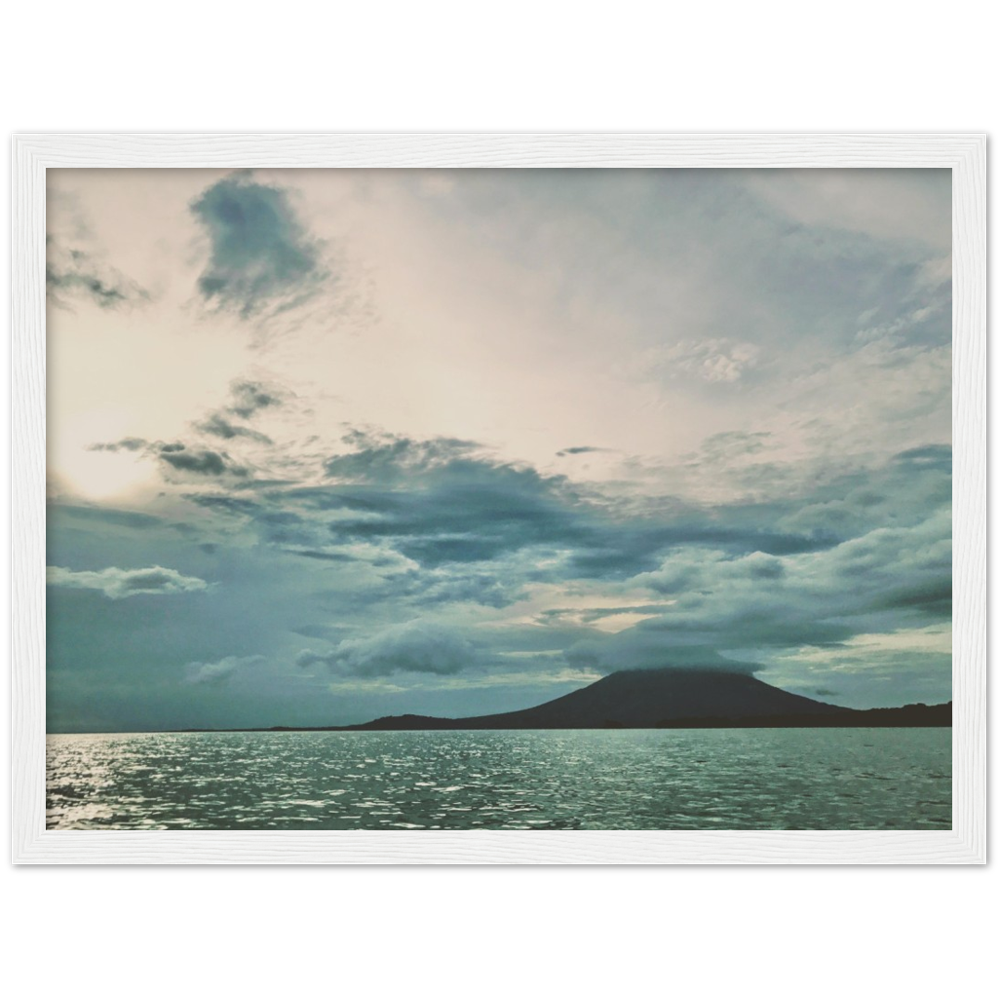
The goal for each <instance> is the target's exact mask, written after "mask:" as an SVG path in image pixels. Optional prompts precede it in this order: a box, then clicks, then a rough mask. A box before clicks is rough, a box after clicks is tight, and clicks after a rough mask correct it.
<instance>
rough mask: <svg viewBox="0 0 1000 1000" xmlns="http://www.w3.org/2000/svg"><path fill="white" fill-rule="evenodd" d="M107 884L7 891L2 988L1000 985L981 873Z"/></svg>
mask: <svg viewBox="0 0 1000 1000" xmlns="http://www.w3.org/2000/svg"><path fill="white" fill-rule="evenodd" d="M664 874H665V873H664ZM100 881H101V884H94V883H93V882H92V881H90V880H88V879H84V878H55V879H48V880H46V882H45V884H44V885H43V886H36V887H31V886H30V885H28V884H27V883H24V882H16V883H13V884H12V885H11V888H12V889H14V890H15V891H14V892H12V894H11V895H10V896H8V897H7V898H6V899H5V906H4V910H5V913H6V919H7V924H8V931H7V934H6V935H5V937H6V944H7V947H8V949H9V950H8V959H7V964H6V968H5V976H4V979H5V981H6V982H7V984H8V990H9V994H8V995H10V996H13V997H23V996H31V997H41V998H43V1000H48V998H50V997H65V996H73V997H78V998H80V1000H97V998H100V1000H107V998H119V997H142V998H144V1000H176V998H178V997H182V998H198V1000H200V998H212V1000H220V998H227V1000H228V998H257V997H261V998H264V997H266V998H283V997H291V998H296V1000H297V998H303V997H316V998H324V1000H325V998H346V997H351V998H371V1000H388V998H393V997H404V998H407V1000H432V998H433V1000H451V998H461V1000H512V998H524V1000H562V998H568V1000H589V998H595V1000H608V998H615V1000H637V998H658V997H662V998H676V1000H681V998H683V1000H715V998H720V1000H728V998H740V1000H777V998H786V997H787V998H790V1000H844V998H852V1000H868V998H872V1000H890V998H891V1000H897V998H898V1000H916V998H928V1000H930V998H933V1000H939V998H941V997H956V998H973V997H982V996H987V995H990V993H991V991H993V990H994V989H995V985H996V981H995V979H996V977H995V974H994V973H993V972H992V971H990V970H989V969H988V967H987V956H988V955H989V954H990V950H991V948H992V946H993V944H994V937H995V930H996V925H995V919H993V920H991V919H990V918H991V915H992V914H993V912H994V908H993V907H992V906H991V905H990V903H989V901H988V900H987V899H986V898H985V890H986V889H987V886H988V883H982V882H980V883H979V886H978V887H977V886H976V884H975V880H974V879H945V880H938V879H927V878H919V879H916V878H913V879H902V880H900V879H858V878H847V879H837V880H835V881H828V880H825V879H818V878H793V879H782V880H770V879H769V880H768V884H767V885H760V884H758V883H756V882H755V881H753V880H751V879H739V878H733V877H723V878H715V879H707V880H702V879H674V878H656V877H654V878H624V879H617V878H616V879H589V878H588V879H571V880H564V879H547V878H546V879H527V878H511V879H503V880H495V879H481V878H471V879H458V880H446V879H432V880H430V882H428V881H422V882H418V881H407V880H405V879H399V878H371V879H364V878H362V879H357V878H327V879H302V878H295V879H282V880H281V881H280V883H279V882H271V881H269V880H267V879H257V878H253V879H236V880H231V879H216V878H209V879H193V878H184V879H171V880H169V881H160V880H153V879H120V880H100ZM977 889H978V891H977ZM991 984H992V985H991Z"/></svg>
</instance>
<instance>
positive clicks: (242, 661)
mask: <svg viewBox="0 0 1000 1000" xmlns="http://www.w3.org/2000/svg"><path fill="white" fill-rule="evenodd" d="M263 659H264V657H263V656H226V657H223V658H222V659H221V660H217V661H216V662H215V663H189V664H188V665H187V668H186V669H187V671H188V675H187V678H186V680H187V683H188V684H223V683H225V682H226V681H228V680H229V678H230V677H232V675H233V674H234V673H236V671H237V670H240V669H241V668H243V667H249V666H252V665H253V664H255V663H261V662H262V661H263Z"/></svg>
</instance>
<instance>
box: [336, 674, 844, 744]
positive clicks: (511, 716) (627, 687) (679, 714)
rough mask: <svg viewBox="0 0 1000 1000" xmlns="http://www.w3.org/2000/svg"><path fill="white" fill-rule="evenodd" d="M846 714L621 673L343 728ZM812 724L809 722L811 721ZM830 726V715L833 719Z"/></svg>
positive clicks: (627, 723) (676, 677)
mask: <svg viewBox="0 0 1000 1000" xmlns="http://www.w3.org/2000/svg"><path fill="white" fill-rule="evenodd" d="M854 714H855V713H854V712H852V711H851V710H850V709H845V708H839V707H838V706H836V705H828V704H826V703H825V702H822V701H814V700H813V699H812V698H804V697H802V695H797V694H792V693H790V692H789V691H783V690H782V689H781V688H776V687H774V686H773V685H771V684H765V683H764V682H763V681H759V680H757V678H756V677H753V676H751V675H750V674H747V673H729V672H725V671H722V670H685V669H675V668H671V669H663V670H622V671H619V672H618V673H614V674H609V675H608V676H607V677H602V678H601V679H600V680H599V681H595V682H594V683H593V684H590V685H588V686H587V687H585V688H581V689H580V690H579V691H572V692H570V693H569V694H566V695H563V696H562V697H561V698H555V699H554V700H553V701H547V702H545V703H544V704H542V705H536V706H535V707H534V708H525V709H521V710H519V711H516V712H501V713H499V714H496V715H477V716H472V717H470V718H465V719H440V718H434V717H433V716H426V715H391V716H386V717H384V718H381V719H375V720H374V721H372V722H366V723H364V724H362V725H359V726H347V727H344V728H347V729H361V730H366V729H384V730H393V729H395V730H403V729H609V728H610V729H614V728H624V729H645V728H653V727H656V726H661V725H670V724H672V723H675V722H681V721H684V720H702V721H708V722H710V723H711V724H717V725H725V724H733V725H740V724H741V723H742V724H746V723H747V722H749V721H750V720H753V719H765V718H766V719H772V718H773V719H775V720H778V724H781V723H780V720H782V719H785V720H787V721H789V722H790V721H792V720H793V719H800V718H801V719H804V720H805V721H804V722H803V723H802V724H804V725H810V724H820V725H822V724H823V723H822V722H821V721H820V720H821V718H822V717H824V716H831V717H833V716H837V717H840V716H844V715H854ZM811 720H815V723H813V722H812V721H811ZM830 721H832V718H831V720H830Z"/></svg>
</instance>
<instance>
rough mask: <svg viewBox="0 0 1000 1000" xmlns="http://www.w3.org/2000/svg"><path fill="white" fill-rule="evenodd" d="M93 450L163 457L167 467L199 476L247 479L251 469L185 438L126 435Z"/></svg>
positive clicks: (91, 448) (160, 459)
mask: <svg viewBox="0 0 1000 1000" xmlns="http://www.w3.org/2000/svg"><path fill="white" fill-rule="evenodd" d="M89 450H90V451H111V452H116V451H131V452H142V453H143V454H145V455H148V456H150V457H152V458H156V459H157V460H159V461H160V462H161V463H162V465H164V466H166V467H167V470H176V471H178V472H182V473H191V474H193V475H195V476H199V477H200V476H225V475H228V476H235V477H237V478H244V477H246V476H248V475H249V470H248V469H246V468H245V467H244V466H242V465H238V464H237V463H235V462H234V461H233V460H232V459H231V458H230V457H229V456H228V455H227V454H226V453H225V452H218V451H213V450H212V449H209V448H197V447H195V448H189V447H188V446H187V445H186V444H184V442H183V441H166V442H165V441H146V440H144V439H143V438H122V439H121V440H120V441H110V442H107V441H106V442H99V443H97V444H92V445H90V448H89Z"/></svg>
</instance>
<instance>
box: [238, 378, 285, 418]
mask: <svg viewBox="0 0 1000 1000" xmlns="http://www.w3.org/2000/svg"><path fill="white" fill-rule="evenodd" d="M229 393H230V397H231V399H230V403H229V405H228V406H227V407H226V409H227V410H228V411H229V412H230V413H234V414H236V416H238V417H242V418H243V419H244V420H247V419H249V418H250V417H252V416H253V415H254V414H256V413H259V412H260V411H261V410H266V409H268V408H270V407H276V406H282V405H283V404H284V402H285V399H286V398H287V393H286V392H285V391H284V390H282V389H279V388H277V387H275V386H272V385H265V384H264V383H263V382H252V381H249V380H247V379H235V380H234V381H233V382H231V383H230V385H229Z"/></svg>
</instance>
